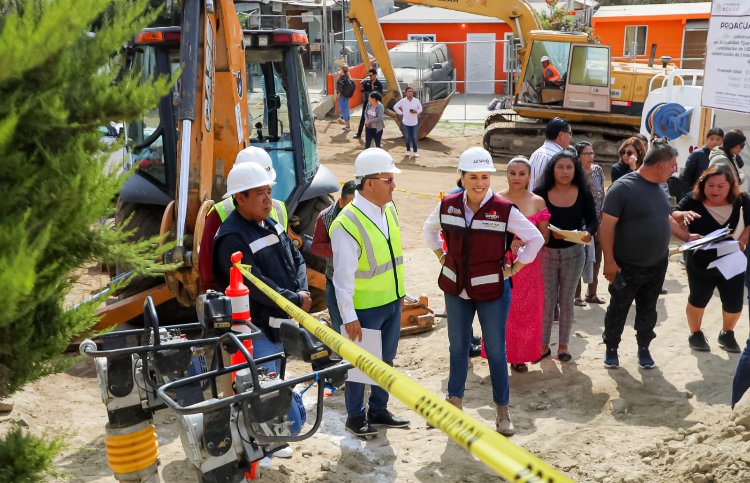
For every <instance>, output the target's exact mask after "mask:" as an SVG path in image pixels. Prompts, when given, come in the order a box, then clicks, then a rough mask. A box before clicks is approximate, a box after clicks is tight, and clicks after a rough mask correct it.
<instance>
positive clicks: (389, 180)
mask: <svg viewBox="0 0 750 483" xmlns="http://www.w3.org/2000/svg"><path fill="white" fill-rule="evenodd" d="M366 179H372V180H376V179H378V180H380V181H382V182H383V183H385V184H387V185H391V184H393V178H366Z"/></svg>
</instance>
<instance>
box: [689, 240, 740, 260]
mask: <svg viewBox="0 0 750 483" xmlns="http://www.w3.org/2000/svg"><path fill="white" fill-rule="evenodd" d="M699 249H700V250H716V256H717V257H723V256H724V255H729V254H730V253H734V252H738V251H740V242H738V241H737V240H723V241H719V242H711V243H709V244H707V245H703V246H702V247H700V248H699Z"/></svg>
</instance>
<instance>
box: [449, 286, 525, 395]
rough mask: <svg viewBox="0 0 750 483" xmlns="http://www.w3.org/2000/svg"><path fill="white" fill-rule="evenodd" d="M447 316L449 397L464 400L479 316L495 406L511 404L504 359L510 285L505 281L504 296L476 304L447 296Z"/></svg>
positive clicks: (506, 365) (506, 367)
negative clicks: (472, 338)
mask: <svg viewBox="0 0 750 483" xmlns="http://www.w3.org/2000/svg"><path fill="white" fill-rule="evenodd" d="M445 310H446V312H447V313H448V342H449V352H450V373H449V374H448V396H458V397H461V398H462V397H464V388H465V386H466V375H467V374H468V372H469V368H468V366H469V345H470V344H471V326H472V323H473V322H474V314H475V313H477V314H479V325H481V327H482V339H483V340H484V351H485V352H486V353H487V361H488V363H489V366H490V380H491V381H492V399H493V401H495V404H508V401H509V400H510V389H509V387H508V363H507V360H506V358H505V324H506V322H507V320H508V310H510V283H509V282H508V280H506V281H505V291H504V293H503V296H502V297H500V298H499V299H497V300H492V301H490V302H475V301H473V300H467V299H462V298H461V297H457V296H455V295H448V294H445Z"/></svg>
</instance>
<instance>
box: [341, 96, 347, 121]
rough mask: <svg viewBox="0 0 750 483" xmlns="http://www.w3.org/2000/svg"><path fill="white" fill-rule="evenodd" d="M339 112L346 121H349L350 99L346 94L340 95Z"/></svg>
mask: <svg viewBox="0 0 750 483" xmlns="http://www.w3.org/2000/svg"><path fill="white" fill-rule="evenodd" d="M338 103H339V113H340V114H341V117H343V118H344V121H346V122H349V99H347V98H346V97H344V96H339V100H338Z"/></svg>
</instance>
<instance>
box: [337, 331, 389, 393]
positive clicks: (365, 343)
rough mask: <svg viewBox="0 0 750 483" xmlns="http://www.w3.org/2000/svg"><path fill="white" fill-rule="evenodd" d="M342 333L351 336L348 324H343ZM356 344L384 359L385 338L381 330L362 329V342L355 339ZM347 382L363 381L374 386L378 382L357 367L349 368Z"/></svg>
mask: <svg viewBox="0 0 750 483" xmlns="http://www.w3.org/2000/svg"><path fill="white" fill-rule="evenodd" d="M341 335H343V336H344V337H346V338H347V339H348V338H349V335H348V334H347V333H346V324H342V325H341ZM352 342H354V343H355V344H357V345H358V346H360V347H361V348H363V349H364V350H366V351H367V352H369V353H370V354H372V355H374V356H375V357H377V358H378V359H380V360H383V339H381V337H380V331H379V330H374V329H365V328H363V329H362V342H360V341H358V340H353V341H352ZM346 380H347V382H361V383H362V384H371V385H373V386H377V385H378V383H376V382H375V381H373V380H372V379H370V378H369V377H367V376H366V375H365V373H364V372H362V371H360V370H359V369H357V368H356V367H355V368H353V369H349V372H348V374H347V376H346Z"/></svg>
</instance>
